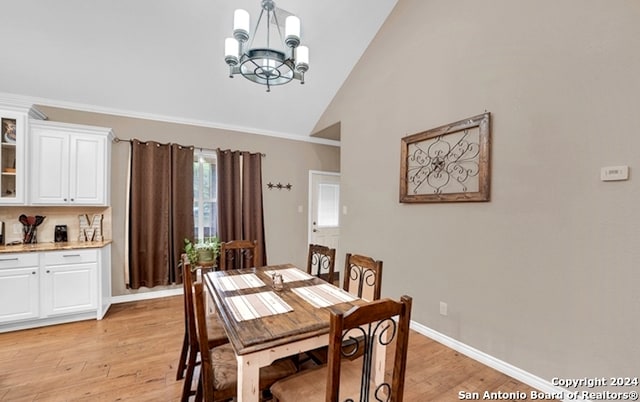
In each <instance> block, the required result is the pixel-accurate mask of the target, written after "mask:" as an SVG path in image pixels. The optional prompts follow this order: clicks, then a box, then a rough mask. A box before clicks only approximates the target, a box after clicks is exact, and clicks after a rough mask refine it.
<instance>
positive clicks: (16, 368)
mask: <svg viewBox="0 0 640 402" xmlns="http://www.w3.org/2000/svg"><path fill="white" fill-rule="evenodd" d="M182 320H183V310H182V296H176V297H169V298H163V299H154V300H146V301H140V302H132V303H123V304H118V305H114V306H112V307H111V309H110V311H109V312H108V314H107V316H106V317H105V319H104V320H102V321H82V322H76V323H71V324H64V325H57V326H50V327H43V328H37V329H31V330H25V331H17V332H10V333H4V334H0V401H11V402H18V401H136V402H138V401H143V402H144V401H179V400H180V392H181V388H182V381H176V379H175V377H176V365H177V362H178V357H179V352H180V347H181V342H182V336H183V328H184V327H183V321H182ZM530 390H532V388H530V387H528V386H526V385H524V384H522V383H520V382H518V381H516V380H514V379H512V378H510V377H508V376H506V375H504V374H501V373H499V372H497V371H495V370H493V369H491V368H488V367H486V366H484V365H482V364H480V363H478V362H476V361H474V360H472V359H469V358H467V357H465V356H463V355H460V354H459V353H457V352H455V351H453V350H451V349H449V348H447V347H444V346H442V345H441V344H439V343H437V342H434V341H432V340H430V339H428V338H426V337H424V336H422V335H420V334H418V333H415V332H412V334H411V337H410V340H409V355H408V362H407V376H406V386H405V401H458V400H459V398H458V392H459V391H467V392H479V393H480V396H481V397H482V393H483V392H484V391H490V392H495V391H502V392H513V391H522V392H526V393H527V395H528V394H529V392H530ZM503 400H509V399H503ZM301 402H303V401H301Z"/></svg>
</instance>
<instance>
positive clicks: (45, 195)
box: [29, 121, 113, 206]
mask: <svg viewBox="0 0 640 402" xmlns="http://www.w3.org/2000/svg"><path fill="white" fill-rule="evenodd" d="M30 129H31V135H30V152H29V159H30V160H29V165H30V177H29V183H30V184H29V187H30V200H31V204H32V205H70V206H73V205H103V206H108V205H109V204H110V198H109V187H110V176H109V172H110V163H111V141H112V139H113V132H112V131H111V129H108V128H102V127H91V126H82V125H77V124H67V123H58V122H50V121H42V122H32V123H31V127H30Z"/></svg>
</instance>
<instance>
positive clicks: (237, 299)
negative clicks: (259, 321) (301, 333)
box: [225, 291, 293, 321]
mask: <svg viewBox="0 0 640 402" xmlns="http://www.w3.org/2000/svg"><path fill="white" fill-rule="evenodd" d="M225 299H226V303H227V305H228V306H229V307H230V309H231V312H232V313H233V316H234V317H235V319H236V321H246V320H253V319H254V318H260V317H266V316H270V315H275V314H283V313H286V312H289V311H293V308H291V306H289V305H288V304H287V303H286V302H285V301H284V300H282V299H281V298H280V297H279V296H278V295H276V294H275V293H274V292H272V291H268V292H260V293H253V294H250V295H241V296H231V297H227V298H225Z"/></svg>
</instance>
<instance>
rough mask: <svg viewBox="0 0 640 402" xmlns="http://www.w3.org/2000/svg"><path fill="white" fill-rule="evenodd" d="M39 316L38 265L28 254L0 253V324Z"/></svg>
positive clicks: (35, 259) (35, 258)
mask: <svg viewBox="0 0 640 402" xmlns="http://www.w3.org/2000/svg"><path fill="white" fill-rule="evenodd" d="M39 316H40V267H39V266H38V256H37V255H32V254H31V253H21V254H0V324H2V323H6V322H12V321H19V320H27V319H33V318H38V317H39Z"/></svg>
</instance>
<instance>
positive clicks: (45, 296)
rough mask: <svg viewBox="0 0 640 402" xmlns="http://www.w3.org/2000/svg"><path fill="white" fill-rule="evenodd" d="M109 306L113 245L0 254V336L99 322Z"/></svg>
mask: <svg viewBox="0 0 640 402" xmlns="http://www.w3.org/2000/svg"><path fill="white" fill-rule="evenodd" d="M110 305H111V246H110V245H109V244H107V245H105V246H104V247H101V248H90V249H89V248H83V249H73V250H62V251H40V252H35V251H34V252H28V253H0V332H6V331H13V330H17V329H24V328H33V327H39V326H43V325H51V324H60V323H64V322H71V321H78V320H86V319H99V320H100V319H102V317H104V315H105V314H106V312H107V310H108V309H109V307H110Z"/></svg>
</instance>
